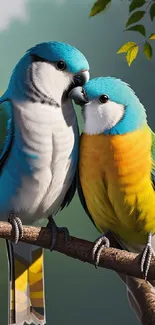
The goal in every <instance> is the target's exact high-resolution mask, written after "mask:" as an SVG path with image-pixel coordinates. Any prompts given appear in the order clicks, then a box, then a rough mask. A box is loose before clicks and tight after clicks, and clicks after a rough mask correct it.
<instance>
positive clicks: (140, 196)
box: [69, 77, 155, 305]
mask: <svg viewBox="0 0 155 325" xmlns="http://www.w3.org/2000/svg"><path fill="white" fill-rule="evenodd" d="M69 96H70V98H72V99H74V100H75V102H76V104H79V105H81V107H82V115H83V118H84V129H83V134H82V136H81V142H80V160H79V184H78V187H79V196H80V199H81V202H82V204H83V206H84V208H85V210H86V212H87V213H88V215H89V216H90V218H91V219H92V221H93V223H94V224H95V226H96V227H97V229H98V230H99V231H100V232H101V233H102V235H101V237H100V238H99V239H98V240H97V241H96V243H95V245H94V248H93V257H94V259H95V262H96V265H98V263H99V258H100V253H101V251H102V249H103V248H104V247H105V246H109V241H108V239H107V238H106V236H105V235H104V234H105V233H106V231H108V230H110V231H112V232H113V233H114V234H115V235H116V237H117V239H118V240H119V241H120V242H121V245H123V247H125V248H126V249H129V250H130V251H133V252H137V253H141V271H142V272H143V274H144V277H145V279H146V278H147V274H148V270H149V265H150V261H151V257H152V255H155V251H154V249H155V237H153V235H154V233H155V191H154V187H155V134H154V133H153V132H152V131H151V129H150V127H149V126H148V124H147V117H146V112H145V109H144V106H143V105H142V104H141V102H140V101H139V99H138V97H137V96H136V95H135V93H134V91H133V90H132V89H131V88H130V87H129V85H128V84H126V83H125V82H123V81H121V80H120V79H116V78H113V77H105V78H104V77H100V78H95V79H92V80H90V81H88V83H87V84H86V85H85V86H83V87H78V88H75V89H73V90H72V91H71V92H70V94H69ZM131 300H132V297H131ZM131 304H132V305H134V304H133V303H132V302H131Z"/></svg>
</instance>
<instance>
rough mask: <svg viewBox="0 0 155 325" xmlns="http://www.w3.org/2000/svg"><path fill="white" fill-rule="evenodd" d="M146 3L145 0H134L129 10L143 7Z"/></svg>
mask: <svg viewBox="0 0 155 325" xmlns="http://www.w3.org/2000/svg"><path fill="white" fill-rule="evenodd" d="M145 3H146V1H145V0H133V1H132V2H131V4H130V6H129V12H131V11H133V10H135V9H136V8H140V7H142V6H143V5H144V4H145Z"/></svg>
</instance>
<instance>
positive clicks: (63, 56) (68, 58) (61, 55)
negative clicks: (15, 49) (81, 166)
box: [28, 41, 89, 73]
mask: <svg viewBox="0 0 155 325" xmlns="http://www.w3.org/2000/svg"><path fill="white" fill-rule="evenodd" d="M28 53H29V54H32V55H33V54H35V55H38V56H40V57H42V58H44V59H46V60H47V61H50V62H56V61H59V60H63V61H65V62H66V64H67V71H69V72H71V73H77V72H79V71H81V70H89V64H88V61H87V60H86V58H85V57H84V55H83V54H82V53H81V52H80V51H79V50H78V49H76V48H75V47H73V46H71V45H68V44H65V43H62V42H54V41H53V42H44V43H40V44H38V45H36V46H34V47H32V48H31V49H29V50H28Z"/></svg>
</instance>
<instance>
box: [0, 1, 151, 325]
mask: <svg viewBox="0 0 155 325" xmlns="http://www.w3.org/2000/svg"><path fill="white" fill-rule="evenodd" d="M93 3H94V1H93V0H13V1H10V0H5V1H4V0H0V4H1V10H0V44H1V51H0V89H1V91H4V90H5V89H6V87H7V84H8V81H9V78H10V74H11V72H12V69H13V68H14V65H15V64H16V63H17V61H18V60H19V59H20V57H21V56H23V54H24V52H25V51H26V50H27V49H28V48H30V47H31V46H33V45H35V44H36V43H40V42H42V41H49V40H57V41H63V42H67V43H70V44H72V45H74V46H75V47H77V48H79V49H80V50H81V51H82V52H83V53H84V54H85V56H86V57H87V59H88V61H89V63H90V66H91V77H95V76H99V75H104V76H107V75H111V76H116V77H119V78H122V79H123V80H124V81H127V82H128V83H129V84H130V85H131V87H132V88H133V89H134V90H135V92H136V94H137V95H138V96H139V98H140V100H141V101H142V103H143V104H144V105H145V108H146V110H147V114H148V121H149V124H150V126H151V127H152V128H154V130H155V108H154V101H155V91H154V80H153V76H154V75H155V57H153V58H152V60H151V61H149V60H147V59H146V58H145V57H144V54H143V53H140V54H139V55H138V57H137V59H136V61H135V62H134V63H133V64H132V65H131V67H130V68H129V67H128V66H127V63H126V61H125V56H124V55H116V51H117V50H118V48H119V47H120V46H121V45H122V44H124V43H125V42H127V41H140V37H141V36H139V35H138V36H137V33H130V32H126V33H123V29H124V27H125V23H126V20H127V18H128V4H129V2H128V0H124V1H121V0H113V2H112V6H111V8H110V9H109V10H106V12H105V13H103V14H101V15H98V16H96V17H94V18H91V19H88V15H89V12H90V9H91V7H92V5H93ZM147 24H148V25H147ZM146 26H147V27H148V30H149V31H150V33H151V32H154V31H153V30H151V26H149V22H147V21H146ZM77 114H78V118H79V123H80V127H81V128H82V119H81V116H80V110H79V108H78V109H77ZM56 222H57V224H58V225H63V226H67V227H68V228H69V230H70V233H71V234H72V235H73V236H77V237H81V238H84V239H88V240H91V241H94V240H95V239H96V237H97V236H98V235H99V233H98V232H97V230H96V229H95V228H94V226H93V224H91V222H90V220H89V218H88V217H87V216H86V215H85V213H84V211H83V209H82V207H81V206H80V203H79V200H78V198H77V197H75V199H74V200H73V202H72V204H71V205H70V207H69V208H68V209H65V210H64V211H63V212H61V213H60V214H59V215H58V216H57V218H56ZM45 279H46V283H45V286H46V302H47V325H51V324H54V325H59V324H63V325H72V324H74V325H79V324H80V325H86V324H89V325H94V324H99V323H100V324H104V325H114V324H115V325H117V324H118V325H124V324H126V325H130V324H132V325H138V324H139V323H138V321H137V320H136V317H135V315H134V314H133V313H132V311H131V310H130V308H129V305H128V301H127V298H126V290H125V287H124V285H123V284H122V282H121V281H120V280H119V278H118V277H117V275H116V274H115V273H114V272H112V271H107V270H104V269H97V270H96V269H95V268H94V267H93V266H91V265H88V264H84V263H81V262H79V261H76V260H74V259H71V258H68V257H66V256H63V255H61V254H59V253H56V252H53V253H50V252H48V251H46V252H45ZM0 302H1V303H0V324H2V325H6V324H7V258H6V251H5V242H4V240H0Z"/></svg>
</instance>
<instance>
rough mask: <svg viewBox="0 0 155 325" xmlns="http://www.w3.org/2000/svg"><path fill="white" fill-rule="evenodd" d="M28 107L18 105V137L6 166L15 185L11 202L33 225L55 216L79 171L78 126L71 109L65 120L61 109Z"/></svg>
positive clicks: (26, 221) (25, 220)
mask: <svg viewBox="0 0 155 325" xmlns="http://www.w3.org/2000/svg"><path fill="white" fill-rule="evenodd" d="M25 105H27V107H26V109H25V107H24V108H23V103H22V105H21V104H20V103H18V104H17V103H16V109H15V115H14V118H15V125H16V128H15V137H14V143H13V146H12V150H11V153H10V156H9V160H8V164H7V166H6V167H7V171H8V175H9V177H8V176H7V182H9V181H10V184H11V185H12V192H11V194H10V197H8V201H9V202H10V203H9V208H10V209H13V210H15V211H17V212H18V214H19V215H20V217H21V219H22V220H24V222H25V223H32V222H33V221H35V220H36V218H39V217H41V218H43V217H47V216H48V215H49V214H55V213H56V212H57V210H58V209H59V208H60V206H61V204H62V202H63V199H64V197H65V194H66V192H67V190H68V189H69V187H70V185H71V183H72V180H73V177H74V173H75V169H76V163H77V154H78V150H76V149H77V147H78V127H77V121H76V116H75V113H74V109H73V107H71V106H69V109H68V114H67V113H66V117H65V118H64V114H63V112H62V109H61V108H57V107H51V106H48V105H43V104H38V103H37V104H32V103H31V104H30V103H28V102H27V103H25ZM30 105H33V109H32V107H31V109H30ZM70 105H71V104H70ZM66 120H67V123H66ZM15 169H16V172H15V173H14V170H15Z"/></svg>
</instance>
